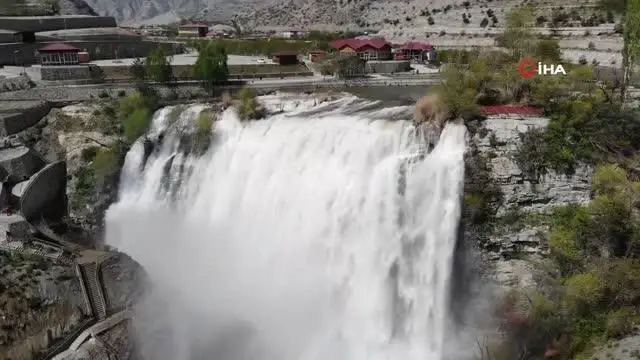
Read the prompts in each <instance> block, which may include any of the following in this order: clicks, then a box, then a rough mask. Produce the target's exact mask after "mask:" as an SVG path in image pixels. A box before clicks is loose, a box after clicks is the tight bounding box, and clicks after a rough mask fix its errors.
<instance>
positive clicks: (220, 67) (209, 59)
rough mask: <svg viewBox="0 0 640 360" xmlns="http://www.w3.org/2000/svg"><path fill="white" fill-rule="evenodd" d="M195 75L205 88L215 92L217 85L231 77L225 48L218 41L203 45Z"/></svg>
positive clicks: (195, 67)
mask: <svg viewBox="0 0 640 360" xmlns="http://www.w3.org/2000/svg"><path fill="white" fill-rule="evenodd" d="M194 75H195V77H196V78H198V79H199V80H201V81H202V86H203V88H204V89H205V90H207V91H208V92H210V93H212V94H213V92H214V89H215V86H217V85H219V84H221V83H224V82H225V81H227V79H228V77H229V68H228V67H227V53H226V50H225V48H224V47H223V46H221V45H220V44H219V43H217V42H209V43H208V44H206V45H205V46H202V47H201V49H200V52H199V54H198V60H197V61H196V64H195V66H194Z"/></svg>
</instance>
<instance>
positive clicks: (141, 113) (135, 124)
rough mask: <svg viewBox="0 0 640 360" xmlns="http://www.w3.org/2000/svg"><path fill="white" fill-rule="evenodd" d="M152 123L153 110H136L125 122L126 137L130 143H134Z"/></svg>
mask: <svg viewBox="0 0 640 360" xmlns="http://www.w3.org/2000/svg"><path fill="white" fill-rule="evenodd" d="M150 124H151V112H150V111H149V109H147V108H140V109H136V110H134V112H133V113H131V114H130V115H129V116H128V117H127V118H126V119H125V120H124V123H123V130H124V137H125V138H126V139H127V141H128V142H129V143H133V142H134V141H136V140H137V139H138V138H139V137H140V136H142V135H144V134H145V133H146V132H147V130H148V129H149V125H150Z"/></svg>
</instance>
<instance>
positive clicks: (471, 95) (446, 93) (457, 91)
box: [432, 65, 486, 118]
mask: <svg viewBox="0 0 640 360" xmlns="http://www.w3.org/2000/svg"><path fill="white" fill-rule="evenodd" d="M480 66H482V65H480ZM441 74H442V76H443V81H442V82H441V83H440V84H438V85H436V86H435V87H434V88H433V90H432V91H433V92H434V93H435V94H437V95H438V98H439V100H440V101H441V104H442V107H443V109H444V110H445V111H446V112H447V113H448V114H449V116H450V117H451V118H457V117H460V116H462V117H468V118H472V117H473V116H475V115H477V114H478V113H479V108H478V104H477V98H478V96H479V89H480V87H481V85H482V83H483V82H484V81H485V78H484V76H485V74H486V70H485V69H482V70H479V72H478V73H475V72H470V71H464V70H462V69H461V68H460V67H458V66H455V65H447V66H445V68H444V69H443V70H442V71H441Z"/></svg>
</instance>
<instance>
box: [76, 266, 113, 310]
mask: <svg viewBox="0 0 640 360" xmlns="http://www.w3.org/2000/svg"><path fill="white" fill-rule="evenodd" d="M80 269H81V273H82V280H83V282H84V286H85V288H86V290H87V296H88V298H89V303H90V304H91V311H92V313H93V315H94V316H95V317H96V319H97V320H98V321H100V320H104V319H105V318H106V317H107V306H106V301H105V298H104V294H103V292H102V286H101V285H100V280H99V279H98V264H97V263H96V262H88V263H84V264H81V265H80Z"/></svg>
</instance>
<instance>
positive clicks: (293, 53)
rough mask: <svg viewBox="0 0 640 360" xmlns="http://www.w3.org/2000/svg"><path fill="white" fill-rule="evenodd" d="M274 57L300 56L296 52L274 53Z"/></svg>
mask: <svg viewBox="0 0 640 360" xmlns="http://www.w3.org/2000/svg"><path fill="white" fill-rule="evenodd" d="M273 56H276V57H278V56H298V53H297V52H295V51H278V52H275V53H273Z"/></svg>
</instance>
